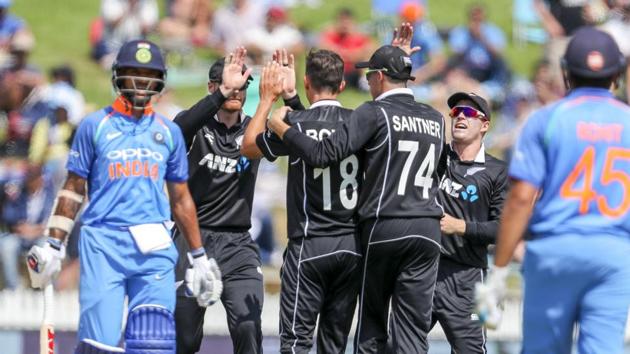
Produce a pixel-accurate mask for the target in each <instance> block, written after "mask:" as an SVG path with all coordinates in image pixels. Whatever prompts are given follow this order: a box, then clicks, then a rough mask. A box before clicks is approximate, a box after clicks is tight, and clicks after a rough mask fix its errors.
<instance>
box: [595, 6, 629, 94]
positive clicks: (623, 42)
mask: <svg viewBox="0 0 630 354" xmlns="http://www.w3.org/2000/svg"><path fill="white" fill-rule="evenodd" d="M610 6H611V11H610V12H609V16H608V19H607V20H606V22H605V23H604V24H603V25H602V26H601V29H602V30H604V31H606V32H608V33H610V35H611V36H612V37H613V38H614V39H615V41H616V42H617V44H618V45H619V50H621V53H622V54H623V55H624V57H625V59H626V75H625V90H624V93H623V98H624V100H625V101H626V103H628V102H630V84H629V78H630V61H629V60H630V37H629V36H628V34H629V33H630V0H611V1H610Z"/></svg>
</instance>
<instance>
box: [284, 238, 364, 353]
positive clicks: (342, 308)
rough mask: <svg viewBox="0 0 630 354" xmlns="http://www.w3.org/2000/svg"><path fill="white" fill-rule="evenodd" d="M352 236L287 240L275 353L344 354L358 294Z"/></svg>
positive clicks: (357, 260)
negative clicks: (312, 353)
mask: <svg viewBox="0 0 630 354" xmlns="http://www.w3.org/2000/svg"><path fill="white" fill-rule="evenodd" d="M360 267H361V253H360V250H359V243H358V238H357V236H356V235H354V234H351V235H346V236H336V237H310V238H297V239H293V238H292V239H289V243H288V245H287V249H286V251H285V255H284V263H283V265H282V270H281V278H282V290H281V293H280V352H281V353H291V354H298V353H304V354H307V353H309V351H310V349H311V347H312V346H313V332H314V331H315V325H316V323H317V319H318V315H319V327H318V331H317V352H318V353H330V354H334V353H345V348H346V344H347V341H348V333H349V332H350V327H351V326H352V317H353V315H354V309H355V307H356V303H357V295H358V292H359V275H360V273H359V271H360V269H361V268H360Z"/></svg>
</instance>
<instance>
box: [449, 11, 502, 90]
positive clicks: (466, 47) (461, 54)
mask: <svg viewBox="0 0 630 354" xmlns="http://www.w3.org/2000/svg"><path fill="white" fill-rule="evenodd" d="M449 44H450V47H451V50H452V51H453V54H454V56H453V58H451V63H450V66H451V67H453V68H456V69H460V70H461V71H463V72H464V73H465V74H466V76H468V77H469V78H471V79H473V80H475V81H477V82H479V83H481V87H482V89H483V91H484V92H485V93H486V94H487V95H488V97H490V98H491V99H492V100H493V101H495V102H496V101H500V100H501V99H502V97H503V89H504V86H505V85H506V84H507V82H508V80H509V70H508V68H507V64H506V62H505V61H504V59H503V50H504V49H505V45H506V41H505V35H504V34H503V31H502V30H501V29H500V28H499V27H497V26H495V25H494V24H492V23H489V22H487V21H486V10H485V8H484V6H483V5H481V4H473V5H472V6H471V7H470V8H469V10H468V25H467V26H458V27H455V28H454V29H452V30H451V33H450V35H449ZM475 92H477V91H475Z"/></svg>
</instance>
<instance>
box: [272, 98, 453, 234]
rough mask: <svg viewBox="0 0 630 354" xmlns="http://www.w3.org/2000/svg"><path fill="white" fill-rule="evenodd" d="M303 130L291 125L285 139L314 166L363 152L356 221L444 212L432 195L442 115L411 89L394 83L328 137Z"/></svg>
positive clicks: (436, 174) (293, 150)
mask: <svg viewBox="0 0 630 354" xmlns="http://www.w3.org/2000/svg"><path fill="white" fill-rule="evenodd" d="M304 135H305V134H304V133H303V132H300V129H299V127H298V126H296V125H294V126H293V127H291V129H289V130H287V132H286V133H285V135H284V138H283V139H284V143H285V144H287V146H289V148H290V149H291V151H292V152H294V153H295V154H296V155H298V156H300V157H301V158H303V159H304V160H305V162H306V163H308V164H310V165H313V166H317V167H326V166H328V165H330V164H331V163H334V162H339V161H342V160H344V159H345V158H347V157H348V156H350V155H352V154H355V153H361V155H362V156H361V159H360V161H359V162H360V163H361V166H363V172H364V178H363V185H362V187H361V193H360V195H359V202H358V205H357V213H358V217H359V220H358V221H359V222H362V221H365V220H367V219H371V218H375V217H379V218H416V217H440V216H441V215H442V209H441V208H440V207H439V205H438V204H437V200H436V195H437V190H438V182H439V179H438V173H437V166H438V163H439V158H440V155H441V153H442V149H443V145H444V143H443V141H444V118H443V117H442V115H441V114H440V113H439V112H438V111H436V110H435V109H433V108H432V107H431V106H428V105H426V104H423V103H419V102H415V100H414V97H413V94H412V92H411V90H410V89H407V88H397V89H393V90H390V91H387V92H385V93H384V94H382V95H381V96H379V97H377V98H376V99H375V100H374V101H370V102H366V103H364V104H362V105H361V106H359V107H358V108H357V109H356V110H355V111H354V112H353V113H352V115H351V116H350V117H349V118H348V119H347V120H346V121H345V122H344V123H343V124H342V125H341V126H340V127H339V128H338V129H337V130H336V131H335V133H333V134H331V135H330V136H328V137H327V138H324V139H322V140H320V141H315V140H314V139H310V138H307V137H305V136H304Z"/></svg>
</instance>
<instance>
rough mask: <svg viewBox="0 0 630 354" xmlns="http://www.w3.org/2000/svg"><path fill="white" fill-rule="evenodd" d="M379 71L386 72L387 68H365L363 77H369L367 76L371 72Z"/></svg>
mask: <svg viewBox="0 0 630 354" xmlns="http://www.w3.org/2000/svg"><path fill="white" fill-rule="evenodd" d="M379 71H381V72H386V71H387V69H385V68H383V69H367V70H366V71H365V78H366V79H369V78H370V74H372V73H376V72H379Z"/></svg>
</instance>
